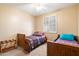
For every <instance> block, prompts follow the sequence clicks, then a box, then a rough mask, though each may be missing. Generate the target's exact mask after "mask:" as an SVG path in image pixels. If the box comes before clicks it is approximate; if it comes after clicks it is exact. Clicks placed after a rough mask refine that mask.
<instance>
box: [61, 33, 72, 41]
mask: <svg viewBox="0 0 79 59" xmlns="http://www.w3.org/2000/svg"><path fill="white" fill-rule="evenodd" d="M60 39H62V40H71V41H73V40H74V35H73V34H60Z"/></svg>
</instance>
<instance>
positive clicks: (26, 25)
mask: <svg viewBox="0 0 79 59" xmlns="http://www.w3.org/2000/svg"><path fill="white" fill-rule="evenodd" d="M33 30H34V17H33V16H31V15H29V14H28V13H26V12H23V11H22V10H18V9H16V8H14V7H12V6H11V7H10V6H5V5H0V40H7V39H15V37H16V34H17V33H25V34H26V35H30V34H31V33H32V32H33Z"/></svg>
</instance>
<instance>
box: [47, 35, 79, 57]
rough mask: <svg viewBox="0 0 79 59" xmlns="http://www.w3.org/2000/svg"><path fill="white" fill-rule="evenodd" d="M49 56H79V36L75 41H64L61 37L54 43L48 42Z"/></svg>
mask: <svg viewBox="0 0 79 59" xmlns="http://www.w3.org/2000/svg"><path fill="white" fill-rule="evenodd" d="M47 55H48V56H79V42H78V38H77V36H74V40H73V41H72V40H62V39H60V38H59V37H58V38H57V39H56V40H55V41H54V42H47Z"/></svg>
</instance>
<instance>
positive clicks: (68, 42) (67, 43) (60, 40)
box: [54, 38, 79, 47]
mask: <svg viewBox="0 0 79 59" xmlns="http://www.w3.org/2000/svg"><path fill="white" fill-rule="evenodd" d="M54 43H59V44H64V45H69V46H74V47H79V43H77V42H76V41H75V40H74V41H69V40H62V39H60V38H59V39H57V40H56V41H55V42H54Z"/></svg>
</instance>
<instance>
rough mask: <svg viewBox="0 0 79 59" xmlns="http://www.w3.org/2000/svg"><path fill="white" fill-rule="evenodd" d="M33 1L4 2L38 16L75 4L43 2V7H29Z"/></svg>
mask: <svg viewBox="0 0 79 59" xmlns="http://www.w3.org/2000/svg"><path fill="white" fill-rule="evenodd" d="M31 4H34V3H25V4H20V3H19V4H6V5H10V6H14V7H16V8H18V9H20V10H23V11H26V12H28V13H29V14H31V15H33V16H39V15H42V14H45V13H48V12H54V11H56V10H59V9H62V8H65V7H68V6H72V5H75V4H74V3H47V4H45V8H43V9H41V10H39V11H38V10H36V9H35V8H33V7H31V6H30V5H31Z"/></svg>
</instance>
